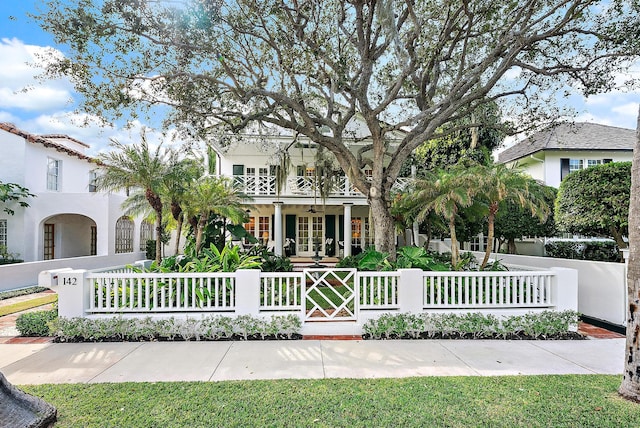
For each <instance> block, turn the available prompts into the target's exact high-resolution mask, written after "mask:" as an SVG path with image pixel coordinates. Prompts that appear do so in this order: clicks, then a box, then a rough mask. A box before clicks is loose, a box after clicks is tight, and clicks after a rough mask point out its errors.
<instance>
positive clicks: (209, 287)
mask: <svg viewBox="0 0 640 428" xmlns="http://www.w3.org/2000/svg"><path fill="white" fill-rule="evenodd" d="M58 283H59V313H60V315H61V316H65V317H77V316H79V317H85V316H107V315H109V316H112V315H113V314H123V315H127V316H149V315H157V316H162V315H164V316H167V315H168V314H171V315H178V314H191V315H193V314H194V313H203V314H205V313H207V314H210V313H224V314H226V315H244V314H250V315H254V316H260V315H262V314H269V313H271V314H273V313H283V312H285V313H293V314H298V315H299V316H300V318H301V320H302V321H303V322H305V323H312V322H314V321H342V322H343V323H345V322H351V323H352V324H353V323H354V322H355V324H353V325H352V326H351V327H350V328H349V329H348V330H349V332H353V331H358V328H360V327H361V325H362V324H363V323H364V322H366V320H367V319H369V318H373V317H375V316H378V315H379V314H381V313H385V312H412V313H420V312H433V311H450V312H454V311H455V312H460V311H484V312H491V313H495V314H500V313H504V314H507V313H508V314H513V313H514V311H515V312H518V311H519V312H520V313H525V312H528V311H531V310H543V309H551V310H566V309H572V310H577V274H576V272H575V271H574V270H572V269H565V268H552V269H551V270H545V271H519V272H423V271H421V270H418V269H400V270H398V271H393V272H357V271H355V270H354V269H307V270H305V271H303V272H276V273H263V272H260V271H257V270H239V271H237V272H231V273H131V272H126V273H113V272H87V271H69V272H61V273H60V274H59V282H58ZM316 324H320V323H316ZM322 324H324V325H325V326H326V325H328V324H332V323H328V322H325V323H322ZM354 326H355V327H354ZM319 328H320V329H321V327H316V330H315V331H317V330H318V329H319ZM303 329H304V328H303ZM327 334H329V333H327ZM331 334H336V330H335V328H334V329H333V330H332V331H331Z"/></svg>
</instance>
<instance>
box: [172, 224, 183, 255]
mask: <svg viewBox="0 0 640 428" xmlns="http://www.w3.org/2000/svg"><path fill="white" fill-rule="evenodd" d="M177 221H178V225H177V226H176V246H175V250H174V252H173V254H175V255H178V254H179V253H180V237H181V236H182V225H183V223H184V215H183V214H180V215H179V216H178V220H177Z"/></svg>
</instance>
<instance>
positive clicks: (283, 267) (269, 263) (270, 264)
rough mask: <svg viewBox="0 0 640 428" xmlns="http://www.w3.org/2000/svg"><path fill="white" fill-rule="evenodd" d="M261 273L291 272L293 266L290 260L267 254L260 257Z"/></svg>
mask: <svg viewBox="0 0 640 428" xmlns="http://www.w3.org/2000/svg"><path fill="white" fill-rule="evenodd" d="M261 258H262V267H261V269H262V272H292V271H293V264H292V263H291V259H289V258H288V257H285V256H276V255H275V254H273V253H271V252H269V253H267V254H263V255H261Z"/></svg>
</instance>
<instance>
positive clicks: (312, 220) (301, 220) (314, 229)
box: [296, 215, 324, 256]
mask: <svg viewBox="0 0 640 428" xmlns="http://www.w3.org/2000/svg"><path fill="white" fill-rule="evenodd" d="M297 229H298V230H297V236H298V239H296V243H297V250H298V251H297V254H298V255H299V256H312V255H314V254H315V249H316V245H317V246H318V253H319V254H320V255H324V242H323V241H324V233H323V232H324V230H323V229H324V222H323V217H322V216H313V215H309V216H298V228H297Z"/></svg>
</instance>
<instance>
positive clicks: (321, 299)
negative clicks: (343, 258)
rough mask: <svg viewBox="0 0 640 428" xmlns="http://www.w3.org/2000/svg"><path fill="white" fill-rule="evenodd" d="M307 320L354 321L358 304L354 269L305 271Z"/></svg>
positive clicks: (304, 284)
mask: <svg viewBox="0 0 640 428" xmlns="http://www.w3.org/2000/svg"><path fill="white" fill-rule="evenodd" d="M303 272H304V281H303V286H304V304H305V320H306V321H354V320H356V314H357V307H356V305H357V304H358V296H357V294H358V287H357V285H356V284H357V283H356V270H355V269H313V268H311V269H305V270H304V271H303Z"/></svg>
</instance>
